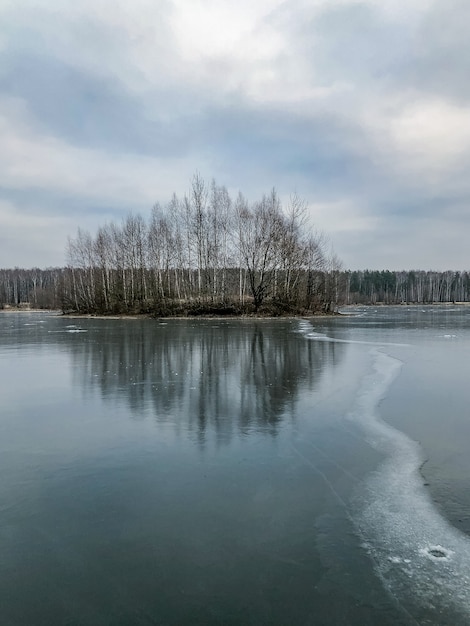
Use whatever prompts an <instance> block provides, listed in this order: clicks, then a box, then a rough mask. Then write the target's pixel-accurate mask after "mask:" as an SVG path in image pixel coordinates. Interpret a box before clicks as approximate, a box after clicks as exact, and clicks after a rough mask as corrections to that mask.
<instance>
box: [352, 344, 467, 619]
mask: <svg viewBox="0 0 470 626" xmlns="http://www.w3.org/2000/svg"><path fill="white" fill-rule="evenodd" d="M371 354H372V357H373V365H374V368H373V372H372V373H371V374H370V375H369V376H367V377H366V378H365V379H364V380H363V383H362V385H361V388H360V390H359V392H358V395H357V398H356V402H355V406H354V408H353V410H352V411H351V413H350V414H349V415H348V418H349V419H350V420H352V421H353V422H354V423H355V424H356V425H357V426H359V427H360V428H361V429H362V431H363V433H364V435H365V438H366V440H367V441H368V442H369V443H370V445H371V446H372V447H373V448H374V449H376V450H378V451H379V452H381V453H383V454H384V455H385V461H384V462H383V463H382V464H381V466H380V467H379V468H378V469H377V470H376V471H375V472H373V474H371V475H370V476H369V478H367V479H366V481H365V485H363V486H364V487H365V489H364V490H363V491H362V492H361V494H360V495H358V497H357V499H356V501H355V503H354V508H355V512H354V514H353V520H354V522H355V524H356V527H357V529H358V531H359V533H360V535H361V537H362V538H363V539H364V540H365V542H366V544H365V547H367V549H368V551H369V553H370V555H371V556H372V557H373V560H374V563H375V567H376V570H377V573H378V575H379V576H380V578H381V579H382V581H383V583H384V585H385V587H386V588H387V589H389V590H390V592H391V593H392V594H393V595H394V596H395V597H396V598H400V602H404V603H405V604H407V605H411V606H415V607H416V605H419V606H420V607H422V608H424V609H425V610H426V611H428V612H429V611H430V612H431V613H432V614H435V615H436V616H438V615H440V614H442V613H444V614H449V613H452V614H453V620H454V621H453V622H452V623H454V624H458V623H461V624H468V623H470V538H469V537H467V536H466V535H464V534H463V533H461V532H460V531H458V530H457V529H456V528H454V527H453V526H451V524H450V523H449V522H448V521H447V520H446V519H445V518H444V517H443V516H442V515H441V514H440V513H439V511H438V510H437V509H436V507H435V505H434V504H433V502H432V500H431V498H430V496H429V494H428V492H427V491H426V489H425V488H424V485H423V480H422V477H421V475H420V472H419V468H420V465H421V464H422V460H423V459H422V452H421V449H420V446H419V445H418V443H417V442H415V441H413V440H411V439H410V438H409V437H408V436H407V435H405V434H404V433H403V432H401V431H399V430H397V429H396V428H393V427H392V426H390V425H389V424H386V423H385V422H384V421H382V420H381V419H380V417H379V416H378V414H377V408H378V405H379V403H380V401H381V399H382V398H383V397H384V396H385V395H386V393H387V391H388V389H389V388H390V386H391V385H392V383H393V381H394V380H395V378H396V377H397V376H398V374H399V372H400V370H401V368H402V365H403V364H402V363H401V361H399V360H398V359H395V358H393V357H391V356H389V355H387V354H385V353H383V352H380V351H379V350H372V351H371ZM446 623H447V622H446Z"/></svg>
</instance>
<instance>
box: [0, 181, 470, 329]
mask: <svg viewBox="0 0 470 626" xmlns="http://www.w3.org/2000/svg"><path fill="white" fill-rule="evenodd" d="M307 214H308V207H307V205H306V203H305V202H304V201H302V200H301V199H300V198H299V197H298V196H296V195H294V196H292V197H291V198H290V200H289V201H288V203H287V204H285V205H283V203H282V202H281V200H280V198H279V196H278V194H277V193H276V191H275V190H274V189H273V190H272V191H271V192H270V193H268V194H266V195H264V196H263V197H262V198H261V199H259V200H257V201H255V202H253V203H249V202H248V201H247V200H246V198H245V197H244V196H243V195H242V194H241V193H239V194H238V195H237V197H236V198H232V197H231V196H230V194H229V193H228V191H227V189H226V188H225V187H224V186H219V185H217V184H216V182H215V181H212V183H210V184H208V183H206V182H205V181H204V180H203V179H202V178H201V177H200V176H199V175H195V176H194V177H193V179H192V181H191V186H190V190H189V192H188V193H187V194H185V195H184V196H183V197H178V196H177V195H176V194H174V195H173V197H172V198H171V200H170V201H169V202H168V203H167V204H166V205H165V206H161V205H160V204H156V205H155V206H154V207H153V209H152V211H151V214H150V217H149V219H148V220H145V219H144V218H143V217H142V216H141V215H140V214H132V213H129V214H128V215H127V217H126V218H125V219H123V220H122V222H121V223H119V224H116V223H114V222H113V223H109V224H104V225H102V226H101V227H100V228H99V229H98V231H97V232H96V233H95V234H90V233H89V232H87V231H86V230H83V229H81V228H79V229H78V231H77V233H76V235H75V236H74V237H70V238H69V240H68V242H67V246H66V255H67V266H66V267H63V268H49V269H43V270H41V269H38V268H35V269H28V270H26V269H19V268H15V269H0V308H5V307H20V308H21V307H32V308H45V309H61V310H62V311H63V312H64V313H76V314H96V315H110V314H114V315H116V314H118V315H131V314H149V315H154V316H159V317H161V316H173V315H244V314H245V315H246V314H255V315H313V314H318V313H322V314H329V313H332V312H334V311H335V310H336V309H337V307H338V306H340V305H344V304H359V303H360V304H379V303H383V304H401V303H421V304H425V303H436V302H438V303H441V302H468V301H470V273H469V272H456V271H447V272H434V271H390V270H383V271H369V270H364V271H348V270H344V269H343V268H342V264H341V262H340V260H339V259H338V257H337V256H336V255H335V254H332V253H328V245H327V239H326V238H325V236H324V235H322V234H319V233H317V232H316V231H314V230H313V229H312V227H311V226H309V223H308V220H307Z"/></svg>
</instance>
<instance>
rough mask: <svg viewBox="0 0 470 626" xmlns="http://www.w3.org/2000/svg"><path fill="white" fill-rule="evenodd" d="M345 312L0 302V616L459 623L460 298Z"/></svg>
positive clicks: (464, 524) (466, 521) (469, 502)
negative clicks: (168, 312)
mask: <svg viewBox="0 0 470 626" xmlns="http://www.w3.org/2000/svg"><path fill="white" fill-rule="evenodd" d="M354 312H355V313H356V315H355V316H351V317H341V318H335V319H326V320H315V323H314V324H313V325H312V323H310V322H308V321H302V320H263V321H254V320H230V321H225V320H223V321H220V320H210V321H209V320H206V321H204V320H197V321H193V320H174V321H168V322H166V323H160V322H158V321H154V320H90V319H80V320H71V319H64V318H62V317H57V316H53V315H48V314H40V313H19V314H17V313H3V314H1V315H0V381H1V382H0V394H1V396H0V402H1V405H0V406H1V415H0V624H2V625H3V624H5V625H7V626H9V625H12V626H16V625H21V626H23V625H28V626H29V625H43V624H44V625H51V626H53V625H56V624H57V625H77V626H78V625H83V626H85V625H86V626H89V625H90V626H91V625H101V624H103V625H116V626H117V625H119V626H121V625H126V624H130V625H132V624H136V625H140V624H143V625H144V624H145V625H146V624H148V625H151V624H160V625H172V626H173V625H175V626H185V625H189V624H201V625H206V624H207V625H211V624H214V625H215V624H224V625H225V624H227V625H235V624H240V625H245V624H246V625H251V624H253V625H255V624H256V625H257V624H272V625H290V624H296V625H297V624H299V625H302V624H306V625H307V624H315V625H316V624H351V625H358V626H362V625H368V624H370V625H374V626H375V625H377V624H416V623H418V624H468V623H470V542H469V539H468V534H469V533H470V515H469V512H470V489H469V488H468V487H469V480H470V454H469V449H468V448H469V443H470V415H469V409H468V407H469V406H470V403H469V400H470V397H469V396H470V387H469V383H468V379H469V376H468V369H469V368H468V365H467V363H468V357H469V354H470V352H469V349H470V309H468V308H465V307H442V308H438V307H434V308H432V307H429V308H426V309H421V308H414V307H410V308H406V307H400V308H383V309H378V310H377V311H375V310H374V309H367V310H355V311H354ZM382 418H383V419H382ZM383 420H385V421H383ZM418 442H419V443H418ZM420 468H421V469H420Z"/></svg>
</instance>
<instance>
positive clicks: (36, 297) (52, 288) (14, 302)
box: [0, 267, 65, 309]
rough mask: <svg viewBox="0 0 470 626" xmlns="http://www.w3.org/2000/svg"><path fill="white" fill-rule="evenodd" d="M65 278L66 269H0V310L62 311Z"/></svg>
mask: <svg viewBox="0 0 470 626" xmlns="http://www.w3.org/2000/svg"><path fill="white" fill-rule="evenodd" d="M64 277H65V269H64V268H49V269H44V270H42V269H38V268H34V269H20V268H17V267H16V268H15V269H0V308H4V307H5V306H11V307H21V306H26V305H27V306H28V307H31V308H34V309H60V308H62V303H63V293H64Z"/></svg>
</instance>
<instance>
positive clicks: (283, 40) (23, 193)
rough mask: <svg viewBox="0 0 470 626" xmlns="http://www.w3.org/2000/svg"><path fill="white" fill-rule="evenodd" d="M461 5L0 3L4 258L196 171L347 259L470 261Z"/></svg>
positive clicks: (469, 108)
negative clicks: (281, 210)
mask: <svg viewBox="0 0 470 626" xmlns="http://www.w3.org/2000/svg"><path fill="white" fill-rule="evenodd" d="M469 24H470V2H468V0H446V2H443V1H442V0H440V1H436V2H433V1H430V0H407V1H406V2H405V1H404V0H403V1H400V0H365V1H362V2H358V1H354V0H342V1H340V0H309V1H307V0H285V1H282V0H74V1H72V0H0V267H14V266H20V267H33V266H38V267H47V266H60V265H63V264H64V263H65V253H64V250H65V244H66V239H67V236H68V235H72V236H74V235H75V233H76V230H77V227H78V226H80V227H83V228H84V229H87V230H89V231H91V232H94V231H95V229H96V228H97V226H99V225H101V224H104V223H105V222H109V221H111V220H115V221H118V222H119V221H120V220H121V219H122V218H123V217H124V216H126V215H127V214H128V213H129V212H130V211H132V212H140V213H142V215H143V216H144V217H147V216H148V215H149V213H150V210H151V207H152V206H153V204H155V203H156V202H157V201H158V202H160V203H165V202H166V201H168V200H169V199H170V197H171V194H172V193H173V191H175V192H177V193H178V194H179V195H180V194H181V195H183V194H184V193H185V192H186V191H187V190H188V188H189V183H190V179H191V177H192V175H193V174H194V173H195V172H199V173H200V174H201V175H202V176H203V177H204V178H206V179H207V180H208V181H210V179H212V178H215V179H216V181H217V183H218V184H220V185H226V186H227V188H228V189H229V191H230V192H232V193H233V194H234V195H235V194H236V193H237V192H238V190H241V191H242V192H243V193H244V194H245V195H246V196H247V198H248V199H249V200H256V199H257V198H258V197H259V196H260V195H262V194H263V193H264V192H268V191H269V190H270V189H271V188H272V187H273V186H274V187H276V189H277V191H278V192H279V194H280V196H281V197H282V198H286V199H287V198H288V197H289V195H290V194H291V193H293V192H296V193H297V194H298V195H299V196H301V197H302V198H304V199H305V200H306V201H307V202H308V204H309V207H310V213H311V218H312V222H313V223H314V224H315V226H316V227H317V228H318V229H319V230H322V231H324V232H325V233H326V234H327V235H328V237H329V240H330V242H331V245H332V246H333V247H334V250H335V252H336V253H337V254H338V256H339V257H340V258H341V259H342V260H343V262H344V265H345V266H346V267H347V268H350V269H365V268H370V269H397V270H398V269H412V268H414V269H439V270H445V269H470V261H469V255H470V246H469V237H470V204H469V200H470V80H469V76H470V38H469V36H468V25H469Z"/></svg>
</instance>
